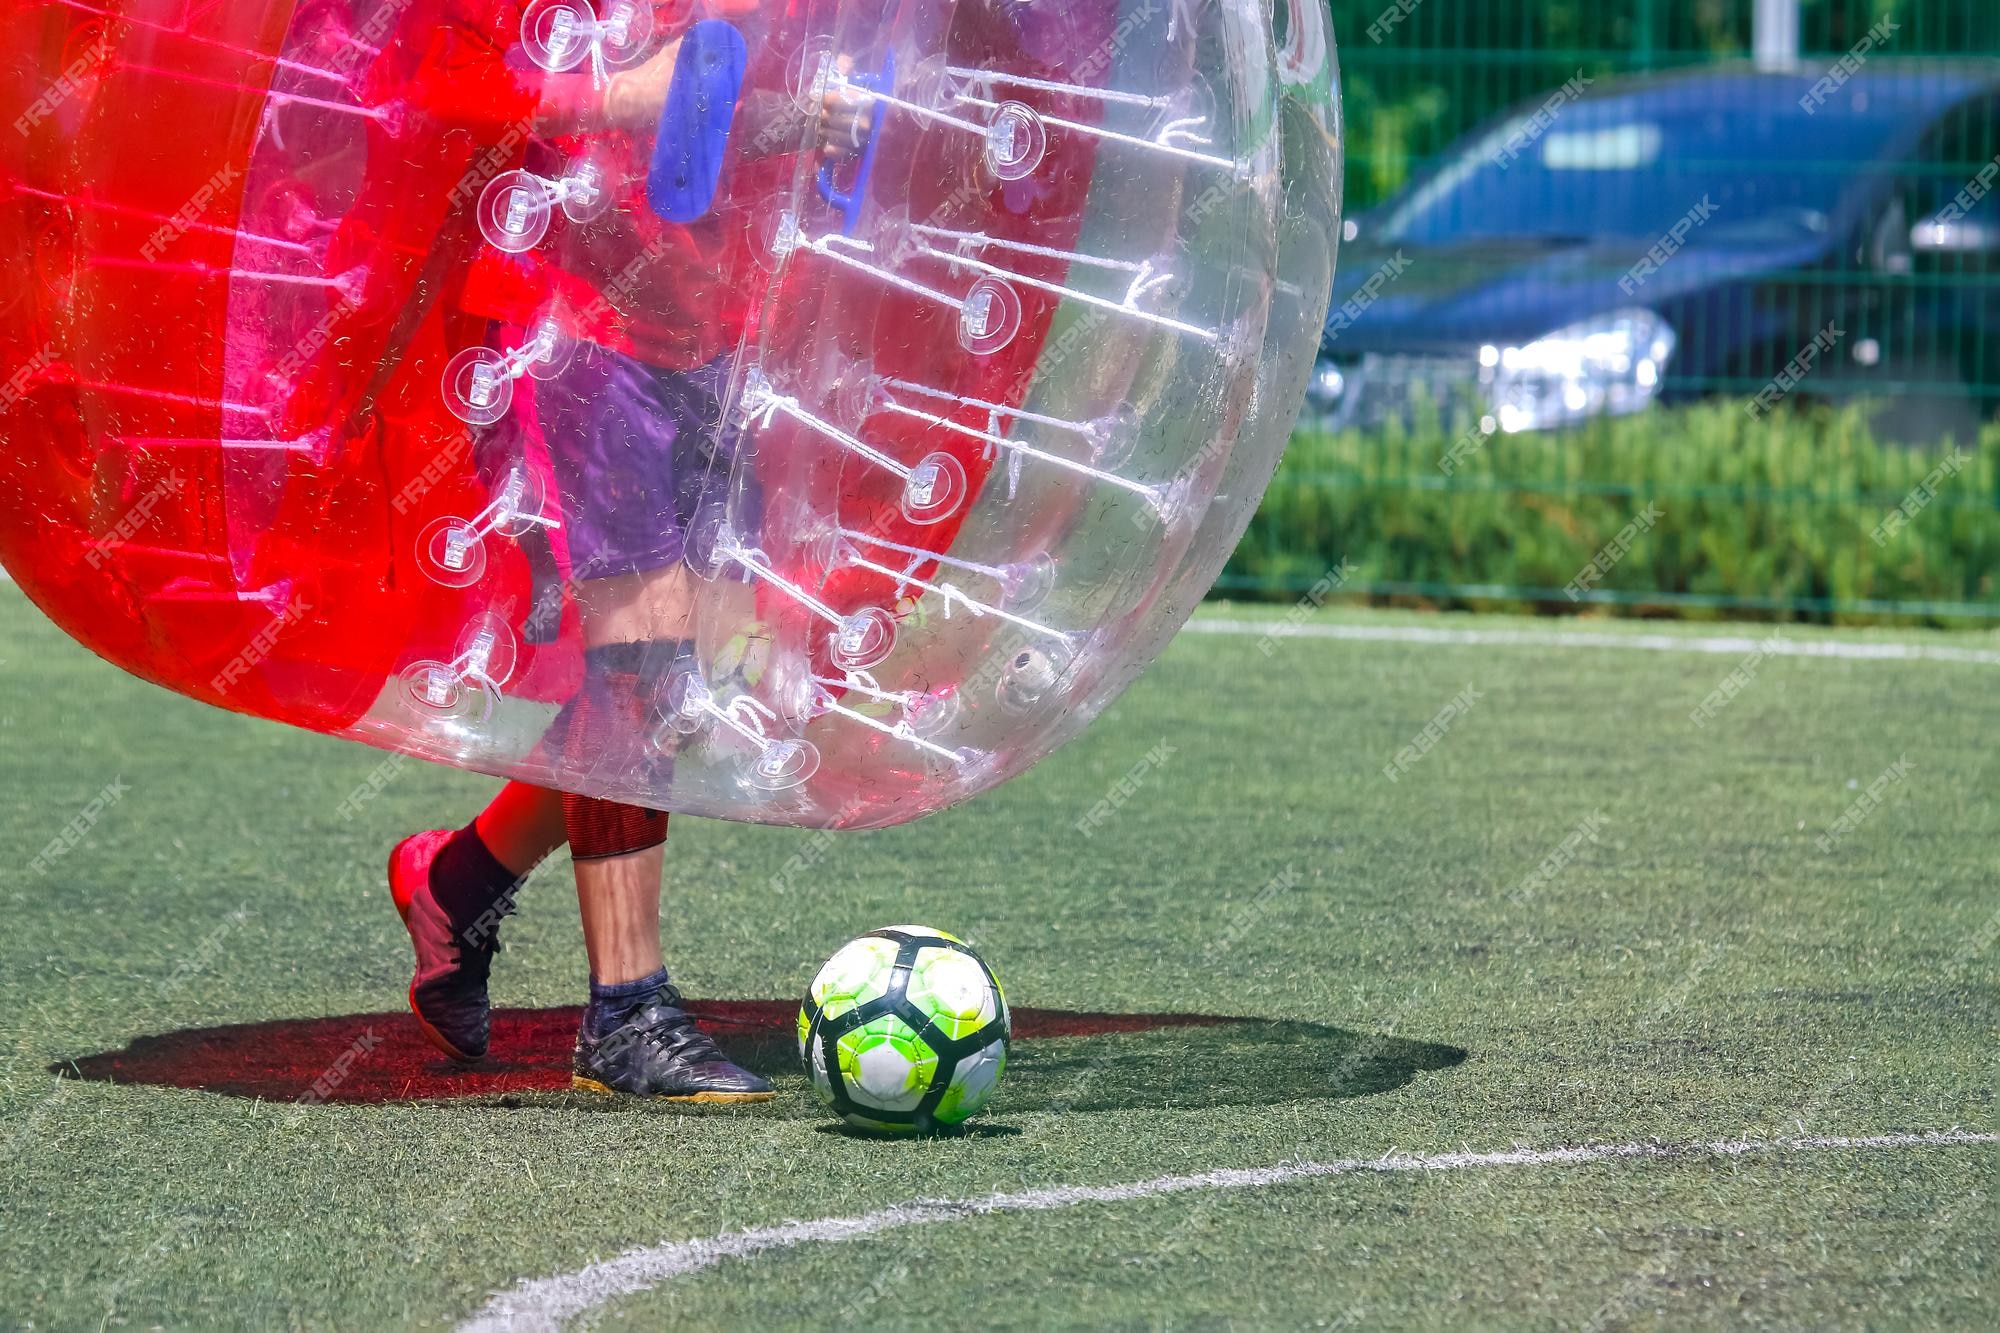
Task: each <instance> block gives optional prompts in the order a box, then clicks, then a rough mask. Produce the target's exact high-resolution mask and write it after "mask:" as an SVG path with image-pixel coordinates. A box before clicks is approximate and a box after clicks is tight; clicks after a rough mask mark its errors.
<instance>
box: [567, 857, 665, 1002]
mask: <svg viewBox="0 0 2000 1333" xmlns="http://www.w3.org/2000/svg"><path fill="white" fill-rule="evenodd" d="M666 851H667V849H666V848H665V847H654V848H651V849H650V850H647V851H643V852H634V853H632V854H631V855H629V856H612V857H606V858H604V859H603V860H599V861H579V862H577V863H576V900H577V905H578V906H579V907H581V908H582V910H583V943H584V948H585V949H586V950H587V951H588V952H589V954H590V975H591V978H592V979H593V980H594V981H596V982H597V983H598V984H600V985H604V986H617V985H622V984H623V983H625V982H628V981H637V980H639V979H640V978H642V977H650V976H652V975H653V974H654V973H655V972H658V971H660V970H661V969H662V968H664V967H665V966H666V960H665V959H664V957H663V956H662V955H661V952H660V872H661V870H662V869H663V868H664V866H665V864H666Z"/></svg>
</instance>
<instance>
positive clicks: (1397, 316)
mask: <svg viewBox="0 0 2000 1333" xmlns="http://www.w3.org/2000/svg"><path fill="white" fill-rule="evenodd" d="M1831 74H1832V77H1829V71H1828V70H1824V69H1819V70H1813V69H1807V70H1803V71H1801V72H1797V73H1792V72H1767V71H1762V70H1757V69H1754V68H1751V67H1749V66H1720V67H1711V68H1704V69H1699V70H1695V71H1687V72H1680V73H1675V74H1669V75H1660V76H1649V77H1645V78H1638V79H1625V80H1617V81H1611V80H1605V81H1603V82H1601V83H1598V84H1594V85H1593V84H1592V83H1591V82H1590V81H1589V80H1587V79H1584V78H1582V77H1581V76H1579V78H1577V79H1575V80H1572V81H1571V83H1570V84H1568V85H1565V87H1564V88H1562V89H1559V90H1557V91H1556V92H1554V93H1553V94H1552V95H1551V96H1549V97H1547V98H1545V99H1542V100H1539V101H1537V102H1536V103H1534V104H1533V105H1531V106H1530V107H1528V108H1525V109H1523V110H1522V111H1520V112H1518V113H1515V114H1511V115H1508V116H1505V117H1502V118H1501V119H1500V120H1499V121H1497V122H1495V123H1494V124H1492V125H1491V126H1489V127H1487V128H1486V129H1484V130H1482V131H1479V132H1476V133H1474V134H1472V135H1471V136H1469V137H1468V138H1467V139H1465V140H1463V141H1462V142H1461V143H1460V144H1459V145H1458V146H1457V147H1455V148H1454V149H1452V150H1451V151H1449V152H1447V153H1446V154H1444V155H1443V156H1442V157H1441V158H1440V160H1439V161H1438V162H1437V163H1436V164H1435V165H1434V166H1432V167H1430V168H1429V169H1428V170H1427V171H1426V172H1425V173H1424V174H1423V175H1421V176H1420V177H1418V178H1417V179H1416V180H1415V181H1413V182H1412V183H1411V184H1410V185H1409V186H1408V187H1407V188H1406V189H1404V190H1403V191H1402V193H1401V194H1400V195H1398V196H1397V197H1395V198H1394V199H1392V200H1390V201H1389V202H1387V203H1386V204H1384V205H1383V206H1382V207H1380V208H1378V209H1376V210H1374V211H1373V212H1371V213H1369V214H1367V215H1365V216H1362V217H1359V218H1356V219H1355V220H1354V221H1353V222H1351V223H1350V224H1349V229H1348V240H1349V245H1348V247H1347V248H1346V249H1345V250H1344V251H1343V253H1342V255H1341V266H1340V267H1341V277H1340V279H1339V287H1338V288H1337V290H1336V291H1335V292H1334V300H1333V310H1332V314H1331V315H1330V317H1329V319H1328V322H1327V328H1326V334H1325V338H1324V341H1323V345H1322V354H1321V360H1320V364H1319V367H1318V374H1317V375H1316V377H1315V383H1314V386H1313V394H1312V402H1311V410H1312V411H1314V412H1316V413H1317V414H1318V415H1319V416H1320V417H1321V418H1322V419H1323V420H1324V421H1326V422H1327V423H1328V424H1331V425H1333V426H1336V427H1343V426H1359V427H1369V426H1377V425H1381V424H1383V423H1384V422H1386V421H1388V420H1390V419H1394V418H1400V419H1404V420H1408V419H1410V418H1411V416H1412V415H1413V414H1414V413H1417V412H1419V411H1421V410H1422V409H1421V408H1420V407H1419V403H1420V401H1421V400H1426V399H1427V400H1429V401H1430V402H1431V403H1432V404H1434V405H1435V406H1436V408H1437V410H1438V412H1439V415H1440V417H1441V418H1442V419H1443V420H1445V421H1446V422H1447V423H1449V422H1452V421H1455V420H1458V419H1460V418H1461V417H1463V416H1466V415H1469V416H1470V417H1471V418H1472V419H1473V421H1474V422H1475V423H1476V424H1475V425H1474V427H1473V428H1474V429H1483V430H1485V431H1486V432H1488V433H1491V432H1493V431H1504V432H1510V433H1511V432H1519V431H1530V430H1543V429H1549V428H1554V427H1560V426H1564V425H1569V424H1572V423H1576V422H1579V421H1583V420H1586V419H1588V418H1591V417H1594V416H1599V415H1608V414H1620V413H1628V412H1637V411H1641V410H1643V409H1645V408H1647V407H1649V406H1651V405H1653V404H1655V403H1671V402H1676V401H1688V400H1692V399H1697V398H1701V397H1709V396H1718V395H1730V396H1735V397H1739V398H1740V399H1741V400H1742V401H1743V402H1744V404H1745V410H1746V411H1748V412H1749V413H1750V414H1751V415H1752V416H1758V415H1761V414H1762V413H1763V412H1765V411H1768V410H1770V409H1771V408H1774V407H1775V406H1777V405H1778V404H1779V403H1781V402H1785V401H1788V400H1790V401H1808V400H1819V401H1835V402H1838V401H1844V400H1849V399H1854V398H1867V399H1869V400H1871V401H1876V402H1880V403H1882V404H1884V410H1883V411H1882V412H1880V413H1879V414H1878V421H1879V422H1881V423H1883V424H1884V425H1886V426H1888V427H1890V428H1891V429H1892V432H1893V433H1895V434H1897V435H1898V436H1899V437H1901V438H1913V439H1914V438H1925V439H1928V440H1930V441H1936V440H1937V439H1939V438H1941V437H1942V436H1944V435H1946V434H1963V433H1967V432H1970V431H1972V430H1976V428H1977V425H1978V423H1979V422H1981V421H1982V420H1984V419H1985V417H1986V416H1987V415H1988V413H1989V412H1990V411H1992V410H1993V408H1994V407H1995V406H1996V401H1995V394H1996V386H2000V162H1996V160H1995V154H1996V152H2000V65H1991V64H1988V65H1968V64H1957V63H1952V64H1938V63H1925V64H1922V65H1915V64H1908V63H1899V62H1895V61H1892V60H1890V59H1887V58H1886V57H1882V58H1877V59H1876V60H1873V61H1870V62H1868V63H1866V64H1864V65H1863V66H1862V67H1861V68H1860V70H1859V71H1858V72H1855V73H1853V74H1852V75H1851V76H1843V73H1842V71H1840V70H1839V69H1838V68H1837V67H1836V68H1835V69H1833V70H1832V71H1831Z"/></svg>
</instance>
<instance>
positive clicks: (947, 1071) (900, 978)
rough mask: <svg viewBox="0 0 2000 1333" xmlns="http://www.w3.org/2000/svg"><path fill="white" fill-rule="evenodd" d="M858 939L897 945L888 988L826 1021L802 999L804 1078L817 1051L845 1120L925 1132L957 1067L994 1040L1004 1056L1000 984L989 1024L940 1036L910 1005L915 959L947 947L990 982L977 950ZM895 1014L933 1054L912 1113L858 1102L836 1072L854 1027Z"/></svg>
mask: <svg viewBox="0 0 2000 1333" xmlns="http://www.w3.org/2000/svg"><path fill="white" fill-rule="evenodd" d="M857 938H859V939H864V940H865V939H878V940H891V941H894V942H895V944H896V961H895V964H894V965H893V969H892V970H891V972H890V974H889V989H888V990H887V991H886V992H885V993H883V994H882V995H880V996H877V997H876V998H875V999H872V1000H870V1001H868V1002H867V1003H866V1004H858V1005H856V1006H854V1008H852V1009H849V1010H848V1011H847V1012H846V1013H844V1014H841V1015H839V1016H838V1017H836V1018H832V1019H825V1018H824V1016H823V1014H822V1013H821V1011H820V1007H819V1005H818V1004H816V1003H815V1002H814V1000H813V998H812V995H811V993H810V991H809V992H808V993H807V995H806V1000H805V1009H806V1012H807V1014H808V1015H809V1016H810V1026H809V1028H808V1031H807V1036H806V1051H805V1065H806V1077H807V1078H809V1079H810V1078H811V1077H812V1049H813V1047H814V1045H817V1046H818V1047H819V1055H820V1059H821V1061H822V1062H823V1063H824V1064H825V1066H826V1079H827V1086H828V1088H829V1089H830V1090H831V1091H832V1095H833V1109H834V1111H835V1112H837V1113H838V1114H839V1115H840V1116H841V1117H842V1118H843V1119H856V1120H863V1121H874V1122H875V1123H877V1124H883V1125H893V1126H896V1127H899V1128H907V1129H913V1130H925V1129H929V1128H930V1127H931V1125H932V1123H933V1120H934V1117H935V1116H936V1115H937V1108H938V1104H939V1103H940V1102H942V1101H943V1100H944V1096H945V1094H946V1093H947V1092H949V1091H950V1090H951V1080H952V1077H953V1076H954V1075H955V1074H956V1073H957V1072H958V1066H959V1063H960V1062H961V1061H963V1060H965V1059H966V1058H967V1057H969V1056H974V1055H977V1054H979V1052H981V1051H983V1050H985V1049H986V1048H987V1047H988V1046H991V1045H992V1044H993V1043H994V1042H996V1041H997V1042H999V1043H1000V1049H1001V1051H1002V1053H1003V1054H1004V1053H1005V1052H1006V1051H1007V1050H1008V1049H1009V1047H1010V1045H1011V1026H1012V1025H1011V1024H1010V1023H1009V1022H1008V1020H1007V1006H1006V1002H1005V1000H1004V999H1003V998H1002V997H1001V995H1000V986H999V983H998V982H997V981H995V982H993V997H994V1001H995V1013H994V1016H993V1021H992V1022H990V1023H988V1024H987V1025H986V1026H985V1027H982V1028H980V1029H979V1030H978V1031H977V1032H974V1033H973V1034H972V1035H971V1036H968V1037H962V1038H958V1039H953V1038H950V1037H947V1036H945V1035H944V1033H943V1032H941V1031H940V1030H939V1029H938V1026H937V1024H935V1023H933V1022H932V1021H931V1020H930V1017H929V1015H927V1014H925V1013H924V1012H923V1011H922V1010H920V1009H918V1008H917V1007H916V1006H915V1005H914V1004H912V1003H910V999H909V991H910V972H911V970H912V969H914V968H915V967H916V963H917V955H919V954H921V953H922V952H923V951H924V950H925V949H948V950H950V951H951V952H953V953H962V954H965V955H967V956H968V957H970V958H972V959H973V960H974V961H975V962H977V963H978V964H979V965H980V967H981V968H983V969H985V971H986V975H987V977H988V978H989V979H991V978H992V976H993V971H992V969H991V968H988V967H986V960H985V959H983V958H981V957H980V956H979V952H978V950H976V949H974V948H973V947H972V946H971V945H969V944H965V943H962V942H960V941H958V940H949V939H946V938H945V937H944V936H942V935H929V934H923V935H920V934H915V933H912V932H910V931H904V930H897V929H893V928H890V929H884V930H871V931H869V932H868V933H867V934H865V935H861V936H858V937H857ZM890 1015H894V1016H895V1017H897V1018H900V1019H902V1020H903V1023H904V1024H905V1025H906V1026H907V1027H908V1028H909V1029H910V1030H911V1031H912V1032H914V1033H916V1034H917V1036H918V1037H919V1038H920V1039H922V1041H923V1043H924V1045H926V1046H928V1047H929V1048H930V1049H931V1050H932V1051H933V1052H935V1053H936V1055H937V1058H938V1063H937V1069H936V1070H935V1071H934V1072H933V1073H932V1075H931V1085H930V1088H929V1089H928V1090H927V1091H926V1092H925V1093H924V1099H923V1101H921V1102H919V1103H918V1104H917V1108H916V1109H915V1110H914V1111H883V1110H878V1109H876V1108H875V1107H872V1106H863V1105H861V1104H860V1103H859V1102H856V1101H855V1100H854V1098H853V1097H852V1096H851V1095H849V1093H848V1091H847V1080H846V1078H845V1077H844V1076H843V1075H842V1073H841V1070H840V1053H839V1050H838V1049H837V1047H838V1045H839V1042H840V1039H841V1038H842V1037H844V1036H846V1035H847V1034H848V1033H850V1032H852V1031H854V1030H855V1029H856V1028H859V1027H865V1026H867V1025H868V1024H869V1023H872V1022H874V1021H875V1020H876V1019H878V1018H883V1017H887V1016H890Z"/></svg>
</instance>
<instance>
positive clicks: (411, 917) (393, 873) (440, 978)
mask: <svg viewBox="0 0 2000 1333" xmlns="http://www.w3.org/2000/svg"><path fill="white" fill-rule="evenodd" d="M451 838H452V833H451V830H449V829H432V830H430V831H429V832H427V833H418V834H416V835H414V836H412V837H408V838H405V839H403V841H401V842H399V843H397V844H396V849H395V850H394V851H392V852H390V853H389V896H390V897H391V898H394V899H395V900H396V913H397V915H399V916H401V917H402V918H403V925H404V927H405V928H406V929H408V931H409V932H410V943H411V944H413V945H415V946H416V950H417V971H416V975H415V976H414V977H412V978H411V979H410V1012H411V1013H412V1014H415V1015H416V1017H417V1027H418V1028H419V1029H421V1030H422V1032H423V1034H424V1038H425V1040H427V1041H429V1042H430V1044H431V1045H433V1046H435V1047H437V1048H438V1049H439V1050H440V1051H443V1052H444V1053H445V1054H446V1055H448V1056H450V1057H451V1058H452V1059H454V1060H457V1061H459V1062H460V1063H462V1064H471V1063H472V1062H473V1061H475V1060H477V1059H479V1058H480V1057H481V1056H483V1055H485V1054H486V1042H487V1038H488V1036H489V1035H490V1034H491V1029H492V1021H491V1020H492V1013H493V1005H492V1002H491V1001H490V1000H488V999H487V997H486V978H487V975H488V974H489V973H490V972H491V971H492V968H493V955H494V954H495V953H496V952H497V951H498V950H499V948H500V932H499V930H498V929H497V928H495V929H489V930H486V931H484V932H483V933H481V934H480V935H479V936H478V937H477V938H474V939H472V940H467V939H465V938H463V937H462V936H461V934H460V933H459V932H458V931H457V930H455V929H453V928H452V924H451V919H450V918H449V917H447V916H446V915H445V912H444V909H443V908H442V907H439V906H438V903H437V899H436V898H434V897H432V896H431V862H432V861H433V860H435V859H436V858H437V854H438V852H439V850H441V849H442V848H443V847H444V845H445V844H446V843H447V842H449V841H451Z"/></svg>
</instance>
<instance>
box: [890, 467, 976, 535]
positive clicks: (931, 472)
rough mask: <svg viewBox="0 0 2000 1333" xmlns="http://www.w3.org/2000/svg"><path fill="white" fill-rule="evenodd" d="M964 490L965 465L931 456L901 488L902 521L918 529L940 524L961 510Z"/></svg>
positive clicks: (966, 487)
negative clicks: (907, 521)
mask: <svg viewBox="0 0 2000 1333" xmlns="http://www.w3.org/2000/svg"><path fill="white" fill-rule="evenodd" d="M967 490H968V485H967V482H966V478H965V464H963V463H961V462H959V461H958V459H957V458H956V457H954V456H953V455H951V454H942V453H940V454H931V455H929V456H928V457H926V458H925V459H924V460H923V461H922V462H920V463H918V464H917V466H916V467H915V468H914V469H913V470H912V471H911V473H910V480H909V484H908V485H906V486H905V487H904V488H903V517H904V518H907V519H909V520H910V522H912V523H915V524H917V525H918V526H919V527H928V526H929V525H931V524H933V523H942V522H944V521H945V520H946V519H948V518H950V517H951V516H952V515H953V514H956V513H957V512H958V511H959V510H960V509H961V508H962V507H963V506H964V504H965V501H966V495H967Z"/></svg>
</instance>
